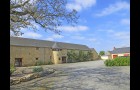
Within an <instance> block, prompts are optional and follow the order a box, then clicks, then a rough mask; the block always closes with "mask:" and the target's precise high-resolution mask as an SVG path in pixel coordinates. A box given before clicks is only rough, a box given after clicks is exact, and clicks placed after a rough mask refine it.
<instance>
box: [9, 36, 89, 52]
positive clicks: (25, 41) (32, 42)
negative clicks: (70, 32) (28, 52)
mask: <svg viewBox="0 0 140 90" xmlns="http://www.w3.org/2000/svg"><path fill="white" fill-rule="evenodd" d="M57 44H58V45H59V47H61V48H65V49H79V50H90V49H89V48H88V47H87V46H86V45H80V44H72V43H64V42H57ZM10 45H16V46H34V47H51V48H52V47H53V45H55V42H54V41H47V40H36V39H29V38H21V37H10Z"/></svg>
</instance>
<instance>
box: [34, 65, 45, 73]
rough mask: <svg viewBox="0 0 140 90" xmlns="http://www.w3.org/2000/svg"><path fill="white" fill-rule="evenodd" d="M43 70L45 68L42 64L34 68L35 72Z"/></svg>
mask: <svg viewBox="0 0 140 90" xmlns="http://www.w3.org/2000/svg"><path fill="white" fill-rule="evenodd" d="M41 71H43V68H42V67H41V66H36V67H34V68H33V72H41Z"/></svg>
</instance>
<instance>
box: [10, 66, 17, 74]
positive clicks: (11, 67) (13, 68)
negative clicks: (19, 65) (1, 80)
mask: <svg viewBox="0 0 140 90" xmlns="http://www.w3.org/2000/svg"><path fill="white" fill-rule="evenodd" d="M15 70H16V69H15V67H14V65H12V64H10V75H11V74H12V73H13V72H14V71H15Z"/></svg>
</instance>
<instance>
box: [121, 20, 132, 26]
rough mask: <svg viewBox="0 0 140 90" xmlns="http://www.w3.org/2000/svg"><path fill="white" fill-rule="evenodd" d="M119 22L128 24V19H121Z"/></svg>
mask: <svg viewBox="0 0 140 90" xmlns="http://www.w3.org/2000/svg"><path fill="white" fill-rule="evenodd" d="M121 24H123V25H130V19H122V20H121Z"/></svg>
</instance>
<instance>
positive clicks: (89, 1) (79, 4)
mask: <svg viewBox="0 0 140 90" xmlns="http://www.w3.org/2000/svg"><path fill="white" fill-rule="evenodd" d="M95 4H96V0H72V2H71V3H68V4H67V5H66V8H67V9H69V10H72V9H75V10H77V11H81V10H83V9H86V8H88V7H91V6H93V5H95Z"/></svg>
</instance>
